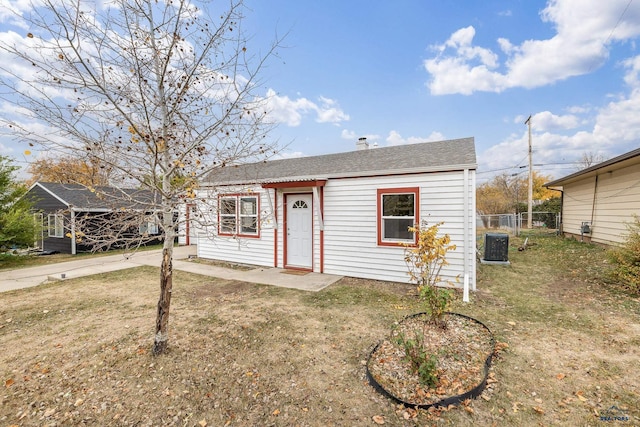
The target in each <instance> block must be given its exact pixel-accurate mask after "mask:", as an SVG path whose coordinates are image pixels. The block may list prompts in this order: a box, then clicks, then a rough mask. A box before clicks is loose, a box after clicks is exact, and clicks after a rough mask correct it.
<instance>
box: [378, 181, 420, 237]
mask: <svg viewBox="0 0 640 427" xmlns="http://www.w3.org/2000/svg"><path fill="white" fill-rule="evenodd" d="M418 207H419V189H418V188H417V187H415V188H395V189H382V190H378V244H379V245H382V246H396V245H397V244H398V243H415V242H416V240H415V239H416V236H415V234H414V233H412V232H410V231H409V227H413V226H414V225H415V224H417V223H418V221H419V218H418Z"/></svg>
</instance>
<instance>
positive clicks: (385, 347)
mask: <svg viewBox="0 0 640 427" xmlns="http://www.w3.org/2000/svg"><path fill="white" fill-rule="evenodd" d="M445 316H446V317H445V319H446V329H443V328H440V327H437V326H434V325H430V324H428V323H427V316H426V315H425V314H418V315H415V316H409V317H407V318H405V319H404V320H402V321H401V322H400V323H399V324H398V325H397V326H396V327H395V328H394V329H393V331H392V332H391V334H390V336H389V338H387V339H385V340H383V341H382V342H381V343H380V344H379V345H378V346H377V347H376V348H375V349H374V351H373V352H372V353H371V356H370V358H369V361H368V364H367V368H368V369H369V373H370V375H371V377H372V378H373V379H374V380H375V381H376V382H377V383H378V384H379V385H380V387H382V388H383V389H384V390H385V391H386V392H387V393H389V394H390V395H391V396H393V397H395V398H396V399H397V400H399V401H401V402H406V403H408V404H410V405H412V406H427V405H433V404H437V403H438V402H440V401H442V400H444V399H447V398H449V397H452V396H457V395H462V394H464V393H467V392H469V391H470V390H473V389H474V388H476V387H477V386H478V385H480V384H481V383H483V381H484V380H485V375H486V372H485V363H486V361H487V357H488V356H490V355H492V354H493V351H494V341H493V337H492V335H491V332H490V331H489V330H488V329H487V328H486V327H485V326H484V325H482V324H481V323H479V322H476V321H474V320H473V319H471V318H467V317H465V316H459V315H455V314H453V313H449V314H446V315H445ZM416 332H418V333H422V334H423V337H424V338H423V339H424V348H425V350H426V352H427V354H435V355H436V357H437V361H438V362H437V376H438V382H437V384H436V386H435V387H433V388H428V387H426V386H424V385H422V384H421V383H420V378H419V376H418V374H417V373H414V372H413V371H412V370H411V365H410V363H409V362H408V361H407V358H406V356H405V351H404V348H403V347H402V346H401V345H399V344H398V343H397V342H396V339H397V337H398V336H399V335H400V334H403V335H404V336H405V337H407V338H412V337H413V336H415V334H416Z"/></svg>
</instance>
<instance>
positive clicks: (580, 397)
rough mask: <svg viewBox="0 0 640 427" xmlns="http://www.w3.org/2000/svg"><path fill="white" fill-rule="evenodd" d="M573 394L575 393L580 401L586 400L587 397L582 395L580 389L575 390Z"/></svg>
mask: <svg viewBox="0 0 640 427" xmlns="http://www.w3.org/2000/svg"><path fill="white" fill-rule="evenodd" d="M574 394H575V395H576V397H577V398H578V399H580V401H581V402H586V401H587V398H586V397H584V392H583V391H582V390H580V391H576V392H575V393H574Z"/></svg>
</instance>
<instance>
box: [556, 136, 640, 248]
mask: <svg viewBox="0 0 640 427" xmlns="http://www.w3.org/2000/svg"><path fill="white" fill-rule="evenodd" d="M544 186H545V187H547V188H550V189H554V190H559V191H561V192H562V211H561V212H562V213H561V220H562V232H563V233H564V235H565V236H569V237H571V236H573V237H576V238H578V239H581V240H584V241H587V242H594V243H601V244H606V245H611V244H620V243H623V242H624V240H625V235H626V233H627V228H626V224H627V223H629V222H631V221H632V220H633V215H634V214H636V215H640V148H638V149H636V150H633V151H630V152H628V153H625V154H622V155H620V156H618V157H615V158H613V159H611V160H607V161H606V162H602V163H599V164H597V165H594V166H591V167H588V168H586V169H583V170H581V171H579V172H576V173H574V174H571V175H568V176H565V177H564V178H560V179H557V180H555V181H552V182H549V183H547V184H545V185H544Z"/></svg>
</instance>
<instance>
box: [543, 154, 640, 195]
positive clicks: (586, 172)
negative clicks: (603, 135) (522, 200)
mask: <svg viewBox="0 0 640 427" xmlns="http://www.w3.org/2000/svg"><path fill="white" fill-rule="evenodd" d="M635 157H638V158H640V148H638V149H636V150H632V151H629V152H628V153H624V154H621V155H619V156H617V157H614V158H612V159H609V160H606V161H604V162H602V163H598V164H597V165H593V166H590V167H588V168H585V169H582V170H580V171H578V172H575V173H572V174H571V175H567V176H565V177H563V178H560V179H556V180H555V181H551V182H548V183H546V184H544V185H543V187H547V188H550V187H562V186H563V184H568V183H570V182H572V181H575V180H577V179H582V178H588V177H589V176H595V175H598V171H600V170H601V169H605V168H608V167H610V166H613V165H616V164H618V163H623V162H625V161H627V160H630V159H633V158H635Z"/></svg>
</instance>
